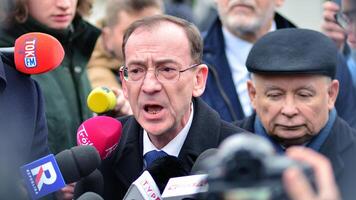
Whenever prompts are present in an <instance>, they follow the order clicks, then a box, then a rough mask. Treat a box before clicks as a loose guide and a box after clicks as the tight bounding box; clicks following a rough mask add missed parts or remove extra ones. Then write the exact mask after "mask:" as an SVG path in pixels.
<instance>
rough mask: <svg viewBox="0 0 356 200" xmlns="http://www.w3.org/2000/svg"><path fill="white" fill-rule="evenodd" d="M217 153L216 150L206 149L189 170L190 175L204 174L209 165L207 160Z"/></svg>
mask: <svg viewBox="0 0 356 200" xmlns="http://www.w3.org/2000/svg"><path fill="white" fill-rule="evenodd" d="M217 153H218V149H217V148H211V149H207V150H205V151H204V152H203V153H201V154H200V155H199V156H198V158H197V159H196V161H195V163H194V165H193V167H192V169H191V174H206V173H207V170H208V165H209V158H213V157H214V156H215V155H216V154H217Z"/></svg>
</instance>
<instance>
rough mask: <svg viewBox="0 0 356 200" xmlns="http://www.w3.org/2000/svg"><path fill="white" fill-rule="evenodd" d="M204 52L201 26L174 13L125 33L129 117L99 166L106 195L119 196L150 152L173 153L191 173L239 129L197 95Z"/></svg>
mask: <svg viewBox="0 0 356 200" xmlns="http://www.w3.org/2000/svg"><path fill="white" fill-rule="evenodd" d="M172 38H174V39H172ZM202 50H203V45H202V39H201V37H200V34H199V30H198V29H197V28H196V27H195V26H194V25H193V24H191V23H189V22H187V21H185V20H183V19H179V18H176V17H173V16H166V15H157V16H152V17H147V18H144V19H141V20H139V21H136V22H134V23H133V24H132V25H131V26H130V27H129V28H128V30H127V31H126V33H125V35H124V42H123V53H124V63H125V65H124V66H123V67H122V68H121V71H120V77H121V81H122V88H123V92H124V95H125V97H126V98H127V99H128V100H129V102H130V105H131V108H132V111H133V116H129V117H127V118H125V119H120V120H121V121H122V123H123V131H122V137H121V140H120V143H119V145H118V148H117V149H116V150H115V151H114V153H113V154H112V155H111V156H110V157H109V158H107V159H106V160H104V161H103V162H102V165H101V167H100V170H101V172H102V174H103V177H104V196H103V197H104V199H106V200H109V199H122V198H123V197H124V195H125V193H126V191H127V190H128V188H129V186H130V185H131V183H132V182H134V181H135V180H136V179H137V178H138V177H139V176H140V175H141V173H142V172H143V170H144V169H145V168H147V167H149V165H150V162H149V159H148V157H149V155H151V153H152V152H155V153H160V154H164V155H170V156H174V157H177V158H178V160H179V161H180V162H181V164H182V168H184V169H185V171H187V172H189V171H190V170H191V168H192V166H193V164H194V162H195V160H196V159H197V157H198V156H199V154H201V153H202V152H203V151H205V150H206V149H209V148H216V147H217V146H218V145H219V143H220V142H221V141H222V140H223V139H224V138H226V137H227V136H229V135H232V134H235V133H239V132H242V131H243V130H242V129H240V128H238V127H235V126H233V125H232V124H230V123H227V122H225V121H222V120H221V119H220V117H219V115H218V114H217V112H215V111H214V110H212V109H211V108H209V106H207V105H206V103H204V102H203V101H202V100H201V99H199V96H200V95H201V94H202V93H203V91H204V89H205V83H206V78H207V75H208V68H207V66H206V65H205V64H201V57H202ZM163 157H164V156H163ZM172 170H174V169H172Z"/></svg>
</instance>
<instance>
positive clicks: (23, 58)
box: [14, 32, 64, 74]
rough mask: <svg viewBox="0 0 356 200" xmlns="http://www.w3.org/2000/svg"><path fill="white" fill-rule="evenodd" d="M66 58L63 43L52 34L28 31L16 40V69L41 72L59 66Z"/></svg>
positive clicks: (34, 72)
mask: <svg viewBox="0 0 356 200" xmlns="http://www.w3.org/2000/svg"><path fill="white" fill-rule="evenodd" d="M63 58H64V49H63V47H62V45H61V43H60V42H59V41H58V40H57V39H56V38H54V37H53V36H51V35H48V34H45V33H39V32H32V33H26V34H24V35H21V36H20V37H19V38H17V39H16V41H15V48H14V59H15V66H16V69H17V70H18V71H20V72H22V73H25V74H41V73H45V72H48V71H50V70H53V69H55V68H56V67H58V66H59V65H60V64H61V62H62V60H63Z"/></svg>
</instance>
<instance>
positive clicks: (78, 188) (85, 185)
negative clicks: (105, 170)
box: [74, 169, 104, 199]
mask: <svg viewBox="0 0 356 200" xmlns="http://www.w3.org/2000/svg"><path fill="white" fill-rule="evenodd" d="M86 192H94V193H96V194H98V195H103V192H104V178H103V175H102V174H101V172H100V171H99V170H98V169H96V170H94V171H93V172H92V173H91V174H89V175H88V176H86V177H84V178H82V179H81V180H80V181H78V182H77V184H76V185H75V188H74V199H77V198H79V197H80V196H81V195H82V194H83V193H86Z"/></svg>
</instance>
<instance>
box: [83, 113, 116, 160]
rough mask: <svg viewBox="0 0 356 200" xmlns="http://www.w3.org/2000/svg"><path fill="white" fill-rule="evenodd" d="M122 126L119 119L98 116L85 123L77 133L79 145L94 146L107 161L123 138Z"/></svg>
mask: <svg viewBox="0 0 356 200" xmlns="http://www.w3.org/2000/svg"><path fill="white" fill-rule="evenodd" d="M121 133H122V125H121V122H120V121H118V120H117V119H114V118H112V117H107V116H96V117H92V118H90V119H88V120H86V121H84V122H83V123H82V124H81V125H80V127H79V129H78V131H77V143H78V145H92V146H94V147H95V148H96V149H97V151H98V152H99V154H100V157H101V159H105V158H106V157H107V156H109V155H110V153H111V152H113V151H114V150H115V148H116V147H117V145H118V143H119V140H120V138H121Z"/></svg>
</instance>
